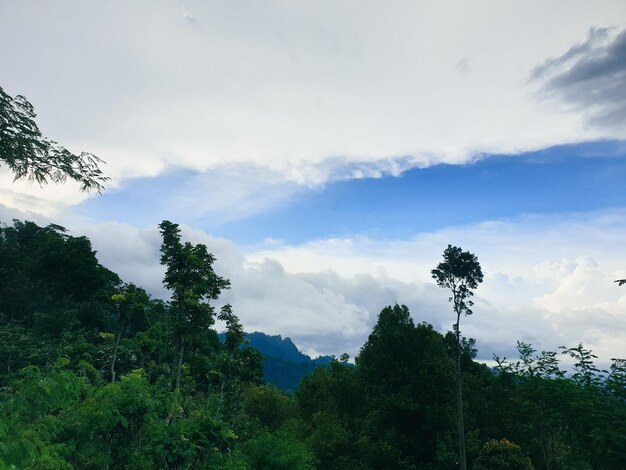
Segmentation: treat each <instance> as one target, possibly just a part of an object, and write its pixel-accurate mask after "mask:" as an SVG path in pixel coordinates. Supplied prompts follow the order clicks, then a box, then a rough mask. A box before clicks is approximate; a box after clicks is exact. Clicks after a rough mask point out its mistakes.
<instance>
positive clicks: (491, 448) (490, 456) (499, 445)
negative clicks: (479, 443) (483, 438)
mask: <svg viewBox="0 0 626 470" xmlns="http://www.w3.org/2000/svg"><path fill="white" fill-rule="evenodd" d="M474 468H475V469H476V470H533V469H534V467H533V464H532V462H531V461H530V459H529V458H528V457H526V456H525V455H524V454H523V453H522V450H521V449H520V447H519V446H518V445H515V444H513V443H512V442H509V441H508V440H506V439H501V440H499V441H498V440H495V439H492V440H490V441H488V442H485V444H484V445H483V448H482V449H481V451H480V456H479V457H478V459H477V460H476V463H475V466H474Z"/></svg>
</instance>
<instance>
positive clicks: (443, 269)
mask: <svg viewBox="0 0 626 470" xmlns="http://www.w3.org/2000/svg"><path fill="white" fill-rule="evenodd" d="M431 274H432V277H433V279H435V280H436V281H437V285H438V286H439V287H443V288H445V289H449V290H450V291H451V293H452V296H451V297H450V298H449V299H448V300H449V301H450V302H452V307H453V310H454V313H455V314H456V323H455V324H454V332H455V333H456V344H457V353H456V390H457V398H456V401H457V416H458V431H459V465H460V468H461V470H466V468H467V463H466V457H465V425H464V422H463V386H462V377H461V330H460V328H459V323H460V321H461V314H463V315H471V314H472V309H471V307H472V305H474V303H473V302H472V300H470V297H472V296H473V295H474V293H473V292H472V291H473V289H476V288H477V287H478V284H480V283H481V282H482V281H483V272H482V270H481V268H480V264H479V263H478V258H476V255H474V254H472V253H470V252H469V251H463V250H462V249H461V248H459V247H456V246H452V245H448V248H446V249H445V250H444V252H443V261H442V262H441V263H439V264H438V265H437V267H436V268H435V269H433V270H432V271H431Z"/></svg>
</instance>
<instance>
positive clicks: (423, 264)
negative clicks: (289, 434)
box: [0, 0, 626, 359]
mask: <svg viewBox="0 0 626 470" xmlns="http://www.w3.org/2000/svg"><path fill="white" fill-rule="evenodd" d="M538 12H541V14H538ZM0 59H1V60H2V64H3V73H2V77H1V83H0V86H2V87H3V89H4V90H5V91H6V92H7V93H9V94H10V95H17V94H23V95H25V96H26V97H27V98H28V99H29V100H30V101H31V102H32V103H33V105H34V106H35V109H36V111H37V113H38V117H37V122H38V124H39V125H40V128H41V129H42V131H43V133H44V134H45V135H47V136H49V137H50V138H52V139H54V140H56V141H58V142H60V143H61V144H63V145H65V146H67V147H68V148H69V149H71V150H72V151H75V152H80V151H88V152H92V153H94V154H96V155H98V156H99V157H100V158H102V159H103V160H105V161H106V165H105V166H104V167H103V170H104V172H105V173H106V174H107V175H109V176H110V177H111V178H112V180H111V184H110V186H109V188H108V189H107V190H106V191H105V192H104V193H103V194H102V195H101V196H98V195H94V194H85V193H81V192H80V191H78V188H77V187H76V186H75V185H73V184H71V183H67V184H63V185H48V186H45V187H38V186H37V185H33V184H29V183H28V182H24V181H18V182H14V181H13V180H12V175H11V174H10V173H9V172H8V171H7V170H6V168H4V167H2V166H0V222H5V223H6V222H10V220H11V219H12V218H14V217H15V218H22V219H24V218H27V219H35V220H36V221H38V222H40V223H49V222H54V223H59V224H62V225H65V226H67V227H68V228H69V229H70V231H71V232H72V233H74V234H77V235H83V234H84V235H87V236H89V237H90V239H91V240H92V242H93V245H94V248H95V249H96V250H97V252H98V256H99V258H100V260H101V262H102V263H103V264H105V265H106V266H108V267H110V268H111V269H113V270H115V271H116V272H119V273H120V274H121V275H122V277H123V278H124V279H125V280H127V281H131V282H135V283H137V284H139V285H142V286H144V287H146V288H147V289H148V290H149V292H151V293H152V294H153V295H155V296H159V297H164V298H167V296H168V293H167V292H166V291H165V289H164V288H163V286H162V282H161V281H162V275H163V271H162V267H161V266H160V265H159V244H160V240H159V233H158V230H157V227H156V226H157V224H158V223H159V222H160V221H161V220H163V219H169V220H172V221H174V222H178V223H180V224H182V226H183V235H184V236H185V237H186V238H188V239H189V240H192V241H194V242H196V243H205V244H207V246H208V247H209V249H210V250H211V251H212V252H213V253H215V255H216V257H217V258H218V262H217V267H218V269H219V271H220V274H223V275H225V276H227V277H229V278H230V279H231V282H232V286H233V287H232V289H231V290H230V291H229V292H228V293H225V294H224V295H223V296H222V298H220V299H219V301H218V302H230V303H232V305H233V306H234V309H235V312H236V313H237V314H238V315H239V316H240V317H241V319H242V322H243V324H244V326H245V327H246V328H247V329H249V330H261V331H266V332H268V333H273V334H283V335H289V336H291V337H292V338H293V339H294V341H295V342H296V344H297V345H298V346H300V347H302V348H304V349H305V351H306V352H308V353H310V354H313V355H314V354H315V353H317V352H320V353H325V354H340V353H342V352H344V351H347V352H349V353H350V354H352V355H354V354H355V353H357V352H358V349H359V347H360V345H361V344H362V343H363V341H364V340H365V338H366V337H367V335H368V334H369V332H370V331H371V327H372V326H373V324H374V322H375V321H376V315H377V313H378V312H379V311H380V310H381V309H382V308H383V307H384V306H385V305H388V304H392V303H394V302H398V303H405V304H407V305H408V306H409V308H410V309H411V311H412V312H413V315H414V318H415V319H416V320H417V321H422V320H424V321H429V322H431V323H432V324H433V325H435V327H436V328H438V329H439V330H441V331H445V330H446V329H448V328H450V325H451V318H450V315H449V310H450V307H449V305H448V303H447V295H446V293H445V292H442V291H441V290H440V289H438V288H437V286H436V285H435V284H434V283H433V280H432V279H431V278H430V274H429V273H430V270H431V269H432V268H433V267H434V266H435V265H436V263H437V262H438V261H439V260H440V257H441V253H442V251H443V249H444V248H445V247H446V246H447V244H448V243H453V244H458V245H459V246H461V247H462V248H464V249H467V250H470V251H472V252H474V253H476V254H477V255H478V257H479V260H480V261H481V264H482V266H483V270H484V271H485V274H486V276H485V282H484V283H483V285H481V286H480V288H479V290H478V291H477V297H476V300H477V302H476V309H475V312H476V314H475V315H474V316H473V317H472V318H471V321H468V322H467V324H466V330H465V331H466V332H467V334H468V335H471V336H474V337H475V338H476V339H477V340H478V345H479V351H480V354H481V357H482V358H484V359H485V358H486V359H488V358H490V357H491V354H492V353H494V352H495V353H497V354H499V355H507V356H510V355H511V350H512V349H513V348H514V345H515V341H516V340H518V339H519V340H524V341H527V342H532V343H533V344H535V346H536V347H537V348H538V349H556V348H557V347H558V346H559V345H561V344H567V345H575V344H577V343H578V342H579V341H582V342H584V343H585V344H586V345H588V346H589V347H592V348H593V349H594V350H595V351H596V352H597V353H598V355H599V356H601V357H603V358H610V357H615V356H621V357H626V290H624V289H623V288H622V289H619V288H618V287H617V286H616V285H615V284H614V283H613V280H614V279H617V278H623V277H626V251H625V250H624V249H623V248H624V240H625V239H626V202H625V201H626V198H625V196H626V194H625V193H626V186H625V185H624V181H625V180H626V178H625V176H626V3H625V2H623V1H622V0H598V1H594V2H588V1H586V0H554V1H550V2H545V1H544V0H524V1H511V2H502V1H498V0H476V1H472V2H467V1H464V0H454V1H453V2H452V3H450V2H441V1H439V0H417V1H414V2H405V1H401V0H397V1H396V0H390V1H388V2H378V1H373V0H372V1H369V0H340V1H332V2H323V1H322V2H305V1H303V2H297V1H294V2H279V1H268V2H251V1H248V0H232V1H229V2H212V1H203V0H185V2H180V1H176V0H158V1H149V0H137V1H134V2H125V1H123V0H114V1H112V2H106V3H105V2H95V3H94V2H81V1H78V0H58V1H55V2H47V3H42V2H31V1H22V2H0Z"/></svg>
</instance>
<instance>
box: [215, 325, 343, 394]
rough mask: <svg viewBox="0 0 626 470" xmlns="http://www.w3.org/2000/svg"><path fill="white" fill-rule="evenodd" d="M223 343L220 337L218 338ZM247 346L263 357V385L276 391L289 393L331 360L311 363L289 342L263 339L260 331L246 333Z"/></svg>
mask: <svg viewBox="0 0 626 470" xmlns="http://www.w3.org/2000/svg"><path fill="white" fill-rule="evenodd" d="M220 339H222V340H223V339H224V334H223V333H222V334H220ZM246 339H247V340H248V341H250V345H251V346H252V347H254V348H256V349H258V350H259V351H260V352H261V354H263V356H264V357H265V359H264V361H263V376H264V379H265V382H266V383H268V384H272V385H274V386H276V387H278V388H279V389H281V390H283V391H285V392H287V393H293V392H294V391H295V390H296V389H297V388H298V385H299V384H300V381H301V380H302V378H303V377H304V376H306V375H308V374H310V373H311V372H313V369H315V368H316V367H317V366H319V365H324V364H328V363H330V362H331V361H332V360H333V359H334V358H333V357H332V356H319V357H317V358H315V359H312V358H311V357H310V356H307V355H306V354H303V353H302V352H300V351H299V350H298V348H297V347H296V345H295V344H293V341H291V338H289V337H285V338H283V337H282V336H281V335H267V334H265V333H261V332H260V331H255V332H253V333H246Z"/></svg>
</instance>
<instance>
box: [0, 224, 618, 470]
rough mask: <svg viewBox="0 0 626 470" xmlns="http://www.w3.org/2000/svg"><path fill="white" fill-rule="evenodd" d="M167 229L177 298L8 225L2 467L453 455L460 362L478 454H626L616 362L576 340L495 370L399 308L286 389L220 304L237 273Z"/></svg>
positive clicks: (226, 464) (597, 460)
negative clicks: (599, 361)
mask: <svg viewBox="0 0 626 470" xmlns="http://www.w3.org/2000/svg"><path fill="white" fill-rule="evenodd" d="M159 229H160V233H161V236H162V245H161V255H162V256H161V263H162V264H163V265H164V267H165V268H166V272H165V276H164V279H163V283H164V285H165V286H166V287H167V288H168V289H169V291H170V293H171V299H169V300H167V301H165V300H161V299H154V298H151V296H150V295H149V294H148V293H147V292H146V291H145V290H144V289H142V288H141V287H140V286H136V285H133V284H130V283H125V282H124V281H123V280H122V279H120V277H119V276H118V275H117V274H116V273H114V272H112V271H110V270H109V269H107V268H105V267H104V266H102V265H101V264H100V263H99V262H98V259H97V257H96V253H95V252H94V250H93V248H92V246H91V243H90V241H89V240H88V239H87V238H86V237H80V236H73V235H70V234H68V233H67V231H66V230H65V229H64V228H63V227H61V226H58V225H48V226H45V227H41V226H39V225H37V224H35V223H33V222H28V221H18V220H15V221H13V223H12V224H4V225H2V226H0V469H26V468H28V469H71V468H82V469H118V468H119V469H121V468H126V469H179V468H180V469H182V468H189V469H313V468H319V469H454V468H458V459H459V457H458V455H459V454H458V442H457V439H458V436H457V403H458V402H457V401H456V393H455V391H456V386H455V377H456V374H457V371H460V374H461V379H462V384H463V401H462V412H463V415H464V432H463V438H464V446H465V449H466V459H467V466H468V468H472V469H532V468H535V469H581V470H583V469H620V468H626V361H624V360H623V359H613V361H612V363H611V365H610V369H607V370H600V368H599V367H598V366H596V365H595V363H594V359H595V356H594V354H593V352H592V351H590V350H588V349H586V348H585V347H584V346H583V345H582V344H579V345H573V346H572V345H570V346H568V347H563V348H562V350H560V351H542V352H538V351H536V350H535V349H534V348H533V346H532V345H530V344H527V343H524V342H518V343H517V349H518V352H519V358H518V359H514V360H506V359H503V358H498V357H495V360H496V364H497V365H496V366H495V367H493V368H490V367H488V366H486V365H485V364H482V363H479V362H477V361H476V360H475V359H476V343H475V341H474V340H473V339H471V338H464V337H462V336H461V335H460V331H459V329H458V328H457V329H456V331H451V332H447V333H445V334H442V333H441V332H438V331H436V330H435V329H434V328H433V327H432V326H431V325H429V324H427V323H423V322H419V321H418V320H414V318H415V319H419V317H420V312H409V310H408V309H407V307H405V306H403V305H399V304H396V305H391V306H381V311H380V313H379V315H378V319H377V322H376V324H375V325H374V327H373V330H372V332H371V334H370V335H369V337H368V339H367V341H366V342H365V344H363V346H362V347H361V349H360V352H359V354H358V356H357V357H356V358H355V360H354V364H352V362H351V361H350V360H349V358H348V357H347V356H346V355H342V356H341V357H340V358H339V359H334V360H332V361H331V362H330V363H328V364H320V365H319V366H318V367H316V368H315V369H314V370H313V371H312V372H311V373H310V374H309V375H307V376H306V377H305V378H304V379H303V380H302V381H301V383H300V385H299V386H298V387H297V389H296V390H293V391H291V393H286V392H284V391H282V390H280V389H279V388H277V387H275V386H272V385H268V384H266V383H265V382H264V377H263V371H262V361H263V357H262V355H261V353H259V351H257V350H256V349H255V348H253V347H252V346H251V345H250V343H249V341H246V340H245V334H244V331H245V325H242V324H241V322H240V321H239V319H238V317H237V315H236V312H234V311H233V308H232V307H231V306H230V305H225V306H223V307H221V308H220V309H219V310H218V309H216V307H214V305H213V304H215V303H216V301H217V300H219V296H220V293H221V292H222V291H223V290H225V289H228V288H229V287H230V283H229V280H228V279H225V278H223V277H221V276H220V275H219V273H216V272H215V271H214V269H213V263H214V261H215V258H214V256H213V255H212V254H211V253H209V252H208V251H207V248H206V247H205V246H204V245H201V244H199V245H193V244H191V243H189V242H185V241H184V240H183V239H182V236H181V231H180V228H179V226H178V225H177V224H175V223H172V222H168V221H164V222H162V223H161V224H160V225H159ZM440 266H441V265H440ZM469 287H470V288H471V286H469ZM463 299H464V298H461V299H460V302H461V303H460V304H458V303H455V308H456V307H458V306H460V307H465V308H469V306H471V303H467V302H469V301H466V304H465V305H462V301H463ZM455 311H456V310H455ZM459 312H462V310H459ZM465 313H467V312H465ZM444 314H445V315H450V312H442V315H444ZM457 318H458V317H457ZM217 320H219V321H220V322H221V324H224V325H225V328H226V331H225V332H223V335H222V336H221V337H220V335H219V334H218V333H220V332H218V331H217V329H216V321H217ZM457 353H458V354H457ZM561 357H566V358H569V360H570V361H571V360H573V361H574V363H573V366H572V367H571V368H568V371H567V372H566V370H565V369H566V367H565V366H564V365H562V364H561V361H559V358H561ZM457 359H458V361H457ZM457 366H458V367H457Z"/></svg>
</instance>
